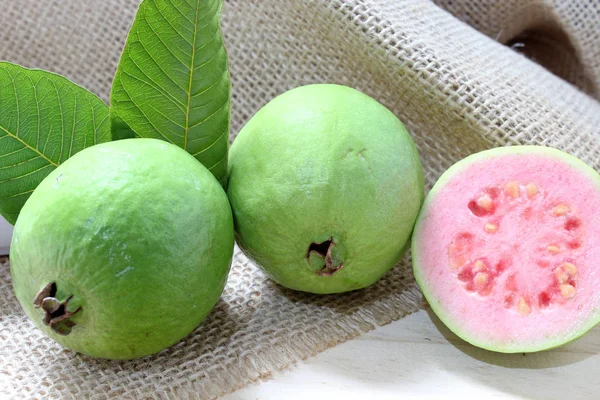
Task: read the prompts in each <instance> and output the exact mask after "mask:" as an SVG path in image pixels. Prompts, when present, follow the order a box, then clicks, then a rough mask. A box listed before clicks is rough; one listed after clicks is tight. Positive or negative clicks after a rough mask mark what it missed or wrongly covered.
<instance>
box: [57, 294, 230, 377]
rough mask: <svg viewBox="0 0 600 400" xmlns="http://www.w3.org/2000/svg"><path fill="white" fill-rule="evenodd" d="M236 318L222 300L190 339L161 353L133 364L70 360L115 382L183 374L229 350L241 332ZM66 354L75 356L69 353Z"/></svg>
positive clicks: (82, 358) (82, 357) (77, 356)
mask: <svg viewBox="0 0 600 400" xmlns="http://www.w3.org/2000/svg"><path fill="white" fill-rule="evenodd" d="M234 316H235V313H233V312H231V308H230V305H229V304H227V302H226V301H224V300H223V298H222V297H221V298H219V301H218V302H217V304H216V305H215V306H214V307H213V309H212V310H211V312H210V313H209V314H208V316H207V317H206V318H205V319H204V320H203V321H202V323H201V324H200V325H198V326H197V327H196V328H195V329H194V330H193V331H192V332H191V333H190V334H189V335H188V336H186V337H185V338H183V339H181V340H180V341H179V342H177V343H175V344H174V345H172V346H170V347H168V348H167V349H165V350H163V351H161V352H159V353H156V354H154V355H150V356H146V357H142V358H138V359H133V360H107V359H101V358H93V357H89V356H86V355H84V354H80V353H75V352H72V353H73V355H72V356H71V357H68V360H69V362H70V363H71V366H72V367H73V368H74V369H75V370H80V369H81V368H82V367H83V368H84V369H85V368H87V369H91V370H96V371H102V373H103V374H104V375H106V376H112V377H114V379H118V376H120V375H122V374H124V373H125V372H124V371H127V374H128V375H130V376H131V377H132V378H133V377H134V376H138V375H139V376H143V375H145V374H156V373H157V372H158V371H165V370H174V371H176V370H182V369H185V368H186V367H185V363H186V362H192V361H194V360H198V359H200V358H202V357H206V356H207V355H211V356H214V355H215V354H216V353H218V352H219V351H218V349H219V348H221V349H227V347H228V344H229V342H230V341H231V340H232V337H233V335H234V334H235V333H236V332H237V331H238V326H239V323H238V321H236V319H235V317H234ZM62 351H66V352H71V351H70V350H66V349H63V350H62Z"/></svg>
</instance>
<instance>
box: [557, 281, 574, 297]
mask: <svg viewBox="0 0 600 400" xmlns="http://www.w3.org/2000/svg"><path fill="white" fill-rule="evenodd" d="M560 294H562V296H563V297H564V298H565V299H570V298H571V297H573V296H575V288H574V287H573V285H568V284H563V285H560Z"/></svg>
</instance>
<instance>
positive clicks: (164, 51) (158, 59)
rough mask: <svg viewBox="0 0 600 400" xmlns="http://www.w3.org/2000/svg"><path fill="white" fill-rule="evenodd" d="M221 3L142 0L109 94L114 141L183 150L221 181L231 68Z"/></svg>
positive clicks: (225, 156) (227, 133)
mask: <svg viewBox="0 0 600 400" xmlns="http://www.w3.org/2000/svg"><path fill="white" fill-rule="evenodd" d="M222 5H223V2H222V0H144V1H143V2H142V3H141V5H140V8H139V10H138V13H137V16H136V18H135V21H134V23H133V26H132V28H131V31H130V32H129V37H128V39H127V43H126V45H125V49H124V50H123V54H122V56H121V61H120V63H119V67H118V69H117V74H116V76H115V80H114V82H113V87H112V93H111V126H112V133H113V138H114V139H121V138H125V137H132V136H137V137H150V138H157V139H162V140H166V141H168V142H171V143H173V144H176V145H177V146H179V147H182V148H184V149H185V150H187V151H188V152H189V153H190V154H192V155H193V156H194V157H195V158H196V159H198V161H200V162H201V163H202V164H204V165H205V166H206V167H207V168H208V169H209V170H211V172H212V173H213V174H214V175H215V176H216V177H217V179H218V180H219V181H221V183H222V184H224V183H225V179H226V173H227V149H228V144H229V93H230V82H229V68H228V62H227V53H226V52H225V48H224V46H223V38H222V35H221V28H220V15H221V7H222Z"/></svg>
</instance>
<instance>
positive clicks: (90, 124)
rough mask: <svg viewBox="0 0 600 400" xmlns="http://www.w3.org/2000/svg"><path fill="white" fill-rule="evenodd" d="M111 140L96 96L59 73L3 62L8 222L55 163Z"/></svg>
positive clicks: (1, 115)
mask: <svg viewBox="0 0 600 400" xmlns="http://www.w3.org/2000/svg"><path fill="white" fill-rule="evenodd" d="M108 140H110V124H109V118H108V107H107V106H106V104H104V103H103V102H102V100H100V99H99V98H98V97H96V96H95V95H93V94H92V93H90V92H89V91H87V90H86V89H84V88H82V87H80V86H77V85H76V84H74V83H73V82H71V81H69V80H68V79H66V78H64V77H62V76H60V75H56V74H53V73H50V72H46V71H42V70H35V69H27V68H23V67H20V66H18V65H14V64H10V63H7V62H0V214H2V216H3V217H4V218H6V220H7V221H8V222H10V223H11V224H14V223H15V222H16V220H17V216H18V215H19V211H20V210H21V208H22V207H23V205H24V204H25V201H26V200H27V199H28V198H29V196H30V195H31V192H33V190H34V189H35V188H36V187H37V185H38V184H39V183H40V182H41V181H42V180H43V179H44V178H45V177H46V176H47V175H48V174H49V173H50V172H52V171H53V170H54V169H55V168H56V167H58V166H59V165H60V164H61V163H63V162H64V161H65V160H66V159H68V158H69V157H71V156H72V155H73V154H75V153H77V152H78V151H80V150H83V149H84V148H86V147H89V146H92V145H94V144H96V143H101V142H105V141H108Z"/></svg>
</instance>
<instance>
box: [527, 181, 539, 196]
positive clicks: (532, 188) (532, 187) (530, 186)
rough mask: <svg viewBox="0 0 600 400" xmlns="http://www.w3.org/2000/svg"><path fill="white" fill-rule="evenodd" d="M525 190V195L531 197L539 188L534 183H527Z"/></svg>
mask: <svg viewBox="0 0 600 400" xmlns="http://www.w3.org/2000/svg"><path fill="white" fill-rule="evenodd" d="M525 191H526V192H527V197H529V198H532V197H533V196H535V195H536V194H538V193H539V189H538V187H537V185H536V184H534V183H528V184H527V186H526V187H525Z"/></svg>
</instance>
